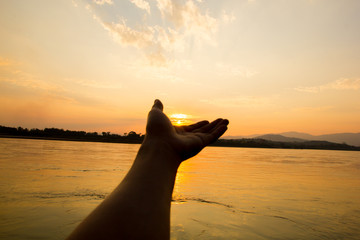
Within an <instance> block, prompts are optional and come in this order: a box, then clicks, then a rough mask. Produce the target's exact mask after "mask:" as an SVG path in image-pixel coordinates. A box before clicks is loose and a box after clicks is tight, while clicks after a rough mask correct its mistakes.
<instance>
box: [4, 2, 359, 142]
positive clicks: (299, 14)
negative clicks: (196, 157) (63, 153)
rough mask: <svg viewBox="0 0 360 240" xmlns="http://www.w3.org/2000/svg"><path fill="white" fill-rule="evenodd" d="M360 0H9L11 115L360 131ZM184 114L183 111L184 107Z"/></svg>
mask: <svg viewBox="0 0 360 240" xmlns="http://www.w3.org/2000/svg"><path fill="white" fill-rule="evenodd" d="M359 11H360V1H358V0H346V1H338V0H294V1H287V0H273V1H268V0H251V1H250V0H237V1H229V0H223V1H218V0H184V1H182V0H174V1H171V0H87V1H85V0H84V1H82V0H67V1H65V0H59V1H48V0H32V1H20V0H11V1H0V125H4V126H12V127H17V126H22V127H27V128H45V127H57V128H63V129H70V130H85V131H97V132H102V131H110V132H112V133H118V134H123V133H125V132H129V131H132V130H133V131H136V132H138V133H144V131H145V124H146V116H147V113H148V111H149V109H150V108H151V106H152V104H153V101H154V99H156V98H158V99H160V100H161V101H162V102H163V104H164V107H165V109H164V111H165V113H166V114H168V115H169V116H171V115H173V114H175V115H173V116H185V115H186V116H187V119H186V121H185V122H186V123H192V122H197V121H200V120H204V119H207V120H210V121H211V120H214V119H216V118H218V117H222V118H227V119H229V120H230V125H229V129H228V131H227V133H226V135H228V136H244V135H250V134H265V133H280V132H287V131H298V132H306V133H310V134H314V135H318V134H328V133H340V132H360V130H359V126H360V125H359V123H360V101H359V99H360V30H359V29H360V14H359ZM176 114H177V115H176Z"/></svg>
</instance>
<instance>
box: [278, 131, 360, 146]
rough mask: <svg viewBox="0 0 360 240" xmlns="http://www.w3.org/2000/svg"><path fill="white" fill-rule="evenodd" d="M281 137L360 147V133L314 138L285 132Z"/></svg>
mask: <svg viewBox="0 0 360 240" xmlns="http://www.w3.org/2000/svg"><path fill="white" fill-rule="evenodd" d="M279 135H282V136H284V137H291V138H301V139H305V140H321V141H328V142H334V143H346V144H349V145H352V146H360V133H334V134H324V135H318V136H314V135H310V134H307V133H299V132H284V133H280V134H279Z"/></svg>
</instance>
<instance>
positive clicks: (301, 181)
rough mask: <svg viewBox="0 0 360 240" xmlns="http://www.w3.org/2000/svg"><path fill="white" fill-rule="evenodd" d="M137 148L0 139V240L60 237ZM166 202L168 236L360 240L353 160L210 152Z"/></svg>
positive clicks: (349, 156) (188, 165)
mask: <svg viewBox="0 0 360 240" xmlns="http://www.w3.org/2000/svg"><path fill="white" fill-rule="evenodd" d="M138 148H139V145H131V144H113V143H87V142H67V141H46V140H28V139H5V138H0V153H1V154H0V239H64V238H65V237H66V236H67V235H68V234H69V233H70V232H71V231H72V229H73V228H74V227H75V226H76V225H77V224H78V223H79V222H80V221H81V220H82V219H83V218H84V217H85V216H86V215H87V214H89V213H90V212H91V210H92V209H93V208H95V207H96V206H97V205H98V204H99V203H100V202H101V201H102V199H104V197H105V196H106V195H107V194H109V193H110V192H111V191H112V190H113V189H114V188H115V187H116V186H117V184H118V183H119V182H120V181H121V179H122V178H123V177H124V175H125V174H126V172H127V170H128V169H129V168H130V166H131V164H132V161H133V159H134V157H135V155H136V152H137V150H138ZM173 198H174V200H173V203H172V216H171V221H172V227H171V238H172V239H360V230H359V227H358V226H360V153H359V152H350V151H349V152H347V151H323V150H284V149H250V148H221V147H208V148H206V149H204V150H203V151H202V152H201V153H200V154H199V155H198V156H196V157H195V158H193V159H191V160H188V161H186V162H185V163H183V164H182V165H181V167H180V169H179V172H178V175H177V179H176V185H175V188H174V196H173Z"/></svg>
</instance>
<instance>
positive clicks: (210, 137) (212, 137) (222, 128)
mask: <svg viewBox="0 0 360 240" xmlns="http://www.w3.org/2000/svg"><path fill="white" fill-rule="evenodd" d="M226 130H227V125H224V124H220V125H218V126H217V127H216V128H214V129H213V130H212V131H211V133H210V134H207V135H206V137H205V141H206V145H208V144H211V143H214V142H216V140H218V139H219V138H220V137H221V136H222V135H223V134H224V133H225V132H226Z"/></svg>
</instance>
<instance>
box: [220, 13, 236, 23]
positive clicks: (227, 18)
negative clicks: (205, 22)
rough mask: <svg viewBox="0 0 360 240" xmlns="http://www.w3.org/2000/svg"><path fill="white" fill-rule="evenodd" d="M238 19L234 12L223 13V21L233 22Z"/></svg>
mask: <svg viewBox="0 0 360 240" xmlns="http://www.w3.org/2000/svg"><path fill="white" fill-rule="evenodd" d="M235 20H236V17H235V15H234V13H231V14H227V13H226V12H225V11H223V13H222V21H223V22H224V23H232V22H234V21H235Z"/></svg>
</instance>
